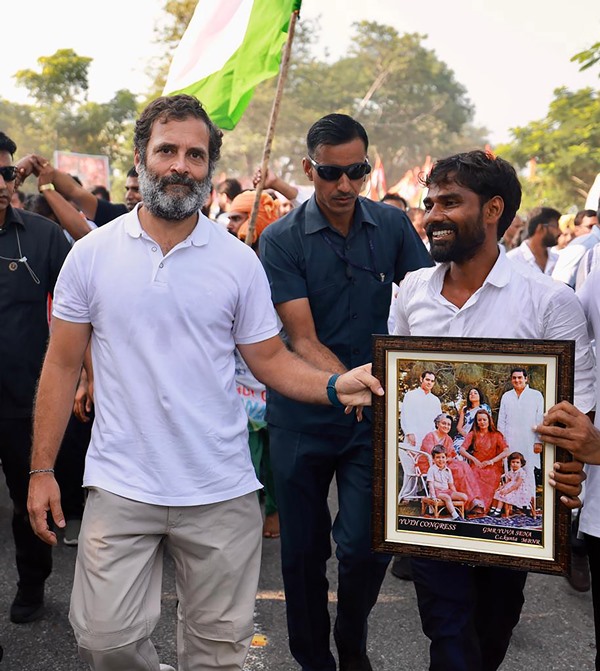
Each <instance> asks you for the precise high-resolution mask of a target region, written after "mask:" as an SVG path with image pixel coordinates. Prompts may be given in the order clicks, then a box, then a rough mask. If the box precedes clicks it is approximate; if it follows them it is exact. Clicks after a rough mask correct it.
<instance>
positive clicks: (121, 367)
mask: <svg viewBox="0 0 600 671" xmlns="http://www.w3.org/2000/svg"><path fill="white" fill-rule="evenodd" d="M221 136H222V134H221V132H220V131H219V130H218V128H217V127H216V126H214V124H213V123H212V122H211V121H210V119H209V118H208V116H207V114H206V112H205V111H204V109H203V108H202V106H201V105H200V104H199V103H198V101H197V100H196V99H195V98H192V97H190V96H186V95H179V96H173V97H166V98H158V99H157V100H154V101H153V102H152V103H150V105H148V107H147V108H146V109H145V110H144V111H143V113H142V114H141V116H140V118H139V120H138V121H137V123H136V129H135V135H134V147H135V165H136V169H137V171H138V174H139V184H140V189H141V192H142V196H143V203H140V204H139V205H137V206H136V207H135V209H134V210H132V211H131V212H129V213H128V214H125V215H123V216H122V217H119V218H118V219H116V220H115V221H113V222H111V223H110V224H107V225H106V226H104V227H102V228H101V229H98V230H97V231H94V232H93V233H92V234H90V235H89V236H87V237H85V238H83V239H82V240H81V241H79V242H78V243H77V244H76V245H75V247H74V248H73V250H72V252H71V254H70V255H69V257H68V262H67V263H66V264H65V266H64V272H63V273H62V274H61V276H60V277H59V280H58V283H57V289H56V292H55V300H54V306H53V312H54V319H53V322H52V336H51V339H50V344H49V348H48V352H47V355H46V359H45V363H44V367H43V370H42V375H41V378H40V383H39V390H38V397H37V403H36V414H35V423H34V446H33V454H32V461H31V479H30V489H29V504H28V508H29V513H30V517H31V520H32V526H33V528H34V530H35V531H36V533H37V534H38V535H39V536H40V538H42V539H43V540H45V541H46V542H48V543H50V544H54V543H56V536H55V534H54V533H53V531H52V530H51V529H49V527H48V522H47V512H48V511H50V512H51V513H52V517H53V519H54V522H55V523H56V524H57V525H58V526H59V527H62V526H64V518H63V515H62V511H61V508H60V492H59V490H58V486H57V484H56V481H55V479H54V475H53V465H54V461H55V458H56V453H57V452H58V448H59V444H60V439H61V437H62V434H63V432H64V428H65V426H66V423H67V419H68V416H69V413H70V408H71V407H72V404H73V396H74V391H75V385H76V383H77V378H78V376H79V372H80V369H81V363H82V359H83V355H84V351H85V349H86V347H87V345H88V342H89V341H90V337H91V343H92V348H91V350H92V360H93V370H94V391H95V398H94V401H95V407H96V419H95V424H94V428H93V432H92V440H91V444H90V447H89V450H88V454H87V460H86V471H85V477H84V486H85V487H87V488H88V490H89V496H88V500H87V504H86V508H85V512H84V519H83V523H82V529H81V535H80V538H79V550H78V558H77V567H76V570H75V578H74V586H73V594H72V598H71V612H70V620H71V624H72V625H73V629H74V631H75V637H76V639H77V643H78V646H79V651H80V655H81V657H82V658H83V659H84V660H85V661H86V662H87V663H88V664H89V665H90V667H91V668H92V669H95V670H97V671H112V670H114V669H127V670H128V671H150V670H152V671H158V670H159V669H161V668H162V669H167V668H168V669H171V667H165V666H164V665H160V664H159V660H158V657H157V653H156V650H155V649H154V646H153V645H152V643H151V641H150V638H149V637H150V634H151V632H152V630H153V628H154V626H155V624H156V622H157V621H158V618H159V615H160V596H161V577H162V554H163V548H164V547H167V548H168V549H169V552H170V554H171V555H172V556H173V557H174V559H175V565H176V571H177V595H178V600H179V605H178V609H179V612H178V616H179V617H178V654H179V658H180V661H181V665H182V666H181V668H183V667H184V666H185V668H190V669H191V668H194V669H200V668H202V669H208V668H211V669H213V668H219V669H224V670H227V671H234V670H240V669H241V668H242V666H243V663H244V659H245V656H246V653H247V650H248V647H249V645H250V640H251V637H252V632H253V625H252V615H253V608H254V599H255V595H256V587H257V581H258V573H259V564H260V547H261V528H262V519H261V513H260V508H259V505H258V499H257V497H256V494H255V491H256V490H257V489H258V488H259V487H260V483H259V482H258V480H257V479H256V476H255V474H254V469H253V467H252V463H251V460H250V453H249V451H248V435H247V430H246V425H247V418H246V413H245V410H244V407H243V404H242V402H241V400H240V398H239V397H238V394H237V392H236V387H235V360H234V350H235V348H236V346H237V348H238V350H239V352H240V353H241V355H242V356H243V357H244V359H245V361H246V363H247V364H248V366H249V367H250V369H251V370H252V372H253V374H254V375H255V376H256V377H257V378H258V379H260V380H261V381H262V382H264V383H265V384H267V385H269V386H271V387H273V388H275V389H277V390H278V391H280V392H281V393H283V394H286V395H290V396H293V397H295V398H297V399H298V400H302V401H305V402H313V403H327V402H331V403H333V404H344V405H348V404H350V405H360V404H364V403H368V401H369V394H370V392H369V391H368V390H366V389H365V385H369V386H370V387H371V388H372V389H373V391H375V392H377V391H378V390H379V391H381V390H380V389H379V384H378V382H377V381H376V380H375V379H374V378H373V377H372V376H371V375H370V374H369V373H368V371H367V369H366V367H365V368H360V369H355V370H354V371H349V372H348V373H346V374H344V375H342V376H337V375H331V374H330V373H327V372H324V371H320V370H318V369H316V368H313V367H311V366H309V365H308V364H305V363H304V362H303V361H302V360H300V359H299V358H298V357H296V356H295V355H293V354H292V353H291V352H289V351H288V350H287V349H286V348H285V347H284V345H283V344H282V341H281V339H280V338H279V336H278V332H279V328H278V325H277V321H276V317H275V313H274V310H273V307H272V303H271V298H270V289H269V285H268V282H267V279H266V276H265V274H264V271H263V269H262V266H261V264H260V262H259V261H258V259H257V257H256V254H254V252H253V251H252V250H251V249H250V248H249V247H246V246H245V245H244V244H242V243H241V242H240V241H239V240H237V239H235V238H233V237H232V236H231V235H229V234H228V233H227V231H225V230H224V229H222V228H221V227H220V226H218V225H217V224H214V223H213V222H211V221H210V220H208V219H207V218H206V217H204V216H203V215H202V214H201V213H200V212H199V210H200V207H201V206H202V204H203V203H204V201H205V200H206V199H207V197H208V195H209V193H210V191H211V188H212V187H211V175H212V174H213V171H214V167H215V163H216V161H217V160H218V157H219V153H220V147H221ZM381 393H383V392H382V391H381ZM338 394H339V397H338Z"/></svg>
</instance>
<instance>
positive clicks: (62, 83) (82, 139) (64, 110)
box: [0, 49, 137, 173]
mask: <svg viewBox="0 0 600 671" xmlns="http://www.w3.org/2000/svg"><path fill="white" fill-rule="evenodd" d="M91 62H92V59H91V58H87V57H84V56H79V55H77V54H76V53H75V52H74V51H73V50H72V49H59V50H58V51H57V52H56V53H55V54H53V55H52V56H42V57H41V58H39V59H38V65H39V70H40V71H39V72H36V71H34V70H20V71H19V72H17V73H16V74H15V78H16V80H17V83H18V84H19V85H20V86H22V87H24V88H26V89H27V91H28V93H29V95H30V96H31V97H32V98H33V100H34V101H35V105H15V104H14V103H9V102H8V101H3V100H2V101H0V120H3V119H4V118H6V119H7V120H8V123H7V124H6V125H5V126H4V128H8V129H9V130H10V133H9V134H12V135H11V136H12V137H13V138H14V139H15V141H16V142H17V145H18V147H19V154H20V155H23V154H25V153H30V152H36V153H40V154H42V155H44V156H48V157H51V156H52V153H53V151H54V150H55V149H59V150H63V151H74V152H80V153H89V154H103V155H106V156H108V157H109V160H110V162H111V165H112V167H113V168H115V167H116V168H117V169H118V170H119V171H120V172H121V173H123V172H126V171H127V170H128V169H129V167H130V166H131V164H132V161H133V148H132V128H133V122H134V120H135V117H136V115H137V101H136V97H135V96H134V94H133V93H131V92H130V91H128V90H121V91H117V92H116V93H115V94H114V96H113V98H112V99H111V100H110V101H109V102H108V103H95V102H89V101H88V100H87V94H88V69H89V66H90V64H91ZM6 132H9V131H6Z"/></svg>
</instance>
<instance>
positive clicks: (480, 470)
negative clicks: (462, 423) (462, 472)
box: [460, 409, 509, 512]
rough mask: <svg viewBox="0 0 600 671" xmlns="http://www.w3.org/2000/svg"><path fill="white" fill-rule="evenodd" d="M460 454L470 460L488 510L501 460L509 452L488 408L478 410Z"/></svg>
mask: <svg viewBox="0 0 600 671" xmlns="http://www.w3.org/2000/svg"><path fill="white" fill-rule="evenodd" d="M460 453H461V455H462V456H463V457H465V459H467V460H468V461H469V464H470V467H471V469H472V472H473V473H474V475H475V477H476V479H477V481H478V484H479V494H480V497H481V499H482V500H483V503H484V510H485V512H487V511H488V510H489V507H490V504H491V503H492V499H493V498H494V492H495V491H496V490H497V489H498V486H499V484H500V478H501V476H502V473H503V472H504V466H503V459H504V458H505V457H507V456H508V453H509V449H508V446H507V445H506V441H505V440H504V436H503V435H502V434H501V433H500V431H498V429H497V428H496V426H495V425H494V420H493V419H492V416H491V415H490V413H489V412H488V411H487V410H483V409H481V410H478V411H477V414H476V415H475V421H474V423H473V426H472V428H471V430H470V431H469V433H468V434H467V435H466V437H465V442H464V443H463V445H462V447H461V448H460Z"/></svg>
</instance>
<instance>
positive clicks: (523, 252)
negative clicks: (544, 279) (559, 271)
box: [506, 240, 558, 275]
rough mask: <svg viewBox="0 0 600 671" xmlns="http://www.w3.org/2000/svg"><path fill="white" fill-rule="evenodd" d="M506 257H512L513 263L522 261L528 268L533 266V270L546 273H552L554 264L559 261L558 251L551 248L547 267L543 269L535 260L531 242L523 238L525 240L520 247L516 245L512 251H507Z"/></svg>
mask: <svg viewBox="0 0 600 671" xmlns="http://www.w3.org/2000/svg"><path fill="white" fill-rule="evenodd" d="M506 257H507V258H508V259H510V260H511V261H512V262H513V263H522V264H523V265H524V266H526V267H527V268H532V269H533V270H537V271H538V272H543V273H544V274H545V275H552V271H553V270H554V266H555V265H556V262H557V261H558V253H557V252H553V251H552V250H551V249H549V250H548V261H547V262H546V267H545V268H544V270H542V269H541V268H540V267H539V266H538V263H537V261H536V260H535V256H534V255H533V252H532V251H531V248H530V247H529V243H528V242H527V240H523V242H522V243H521V244H520V245H519V246H518V247H516V248H515V249H511V250H510V252H506Z"/></svg>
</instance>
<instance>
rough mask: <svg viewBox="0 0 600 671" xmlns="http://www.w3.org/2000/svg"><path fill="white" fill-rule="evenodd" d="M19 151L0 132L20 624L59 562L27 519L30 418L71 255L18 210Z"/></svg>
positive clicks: (5, 350) (9, 446) (8, 458)
mask: <svg viewBox="0 0 600 671" xmlns="http://www.w3.org/2000/svg"><path fill="white" fill-rule="evenodd" d="M16 150H17V147H16V145H15V143H14V142H13V141H12V140H11V139H10V138H9V137H7V136H6V135H5V134H4V133H2V132H0V323H1V324H2V328H1V329H0V460H1V461H2V468H3V470H4V475H5V477H6V482H7V485H8V489H9V492H10V497H11V499H12V502H13V507H14V509H13V522H12V528H13V535H14V540H15V548H16V558H17V559H16V562H17V573H18V576H19V583H18V590H17V595H16V597H15V599H14V601H13V603H12V606H11V609H10V619H11V620H12V621H13V622H15V623H19V624H20V623H25V622H32V621H33V620H37V619H38V618H39V617H41V615H42V612H43V602H44V582H45V580H46V578H47V577H48V576H49V575H50V571H51V570H52V554H51V548H50V546H48V545H46V544H45V543H44V542H43V541H41V540H40V539H39V538H37V536H35V534H34V533H33V531H32V529H31V526H30V524H29V518H28V515H27V488H28V485H29V454H30V451H31V415H32V412H33V396H34V391H35V385H36V382H37V376H38V373H39V370H40V368H41V366H42V361H43V359H44V352H45V350H46V341H47V340H48V318H47V309H48V295H49V294H52V292H53V290H54V284H55V282H56V278H57V277H58V272H59V270H60V268H61V266H62V263H63V261H64V259H65V257H66V256H67V254H68V252H69V243H68V242H67V239H66V238H65V236H64V235H63V233H62V231H61V229H60V228H59V227H58V226H56V224H54V223H52V222H51V221H49V220H48V219H46V218H45V217H40V216H39V215H37V214H33V213H32V212H27V211H25V210H21V209H15V208H13V207H11V205H10V201H11V198H12V195H13V192H14V190H15V178H16V175H17V169H16V167H15V166H14V165H13V155H14V153H15V152H16Z"/></svg>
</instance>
